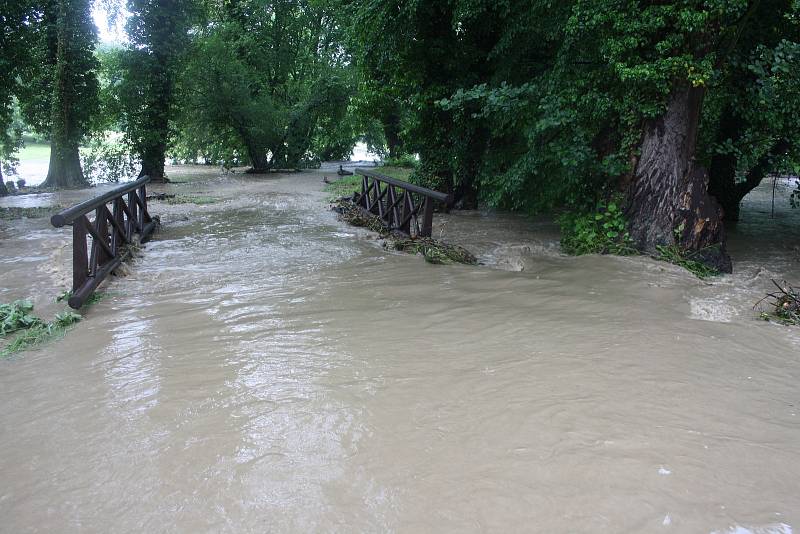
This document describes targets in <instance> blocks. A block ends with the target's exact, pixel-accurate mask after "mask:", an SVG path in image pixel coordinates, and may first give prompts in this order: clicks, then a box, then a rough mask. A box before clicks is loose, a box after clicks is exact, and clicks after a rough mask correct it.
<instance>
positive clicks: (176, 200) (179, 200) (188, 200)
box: [157, 195, 219, 206]
mask: <svg viewBox="0 0 800 534" xmlns="http://www.w3.org/2000/svg"><path fill="white" fill-rule="evenodd" d="M157 202H164V203H166V204H172V205H174V204H195V205H197V206H205V205H207V204H216V203H217V202H219V199H218V198H214V197H207V196H206V197H204V196H188V195H176V196H175V197H173V198H166V199H164V200H159V201H157Z"/></svg>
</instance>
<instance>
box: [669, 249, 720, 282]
mask: <svg viewBox="0 0 800 534" xmlns="http://www.w3.org/2000/svg"><path fill="white" fill-rule="evenodd" d="M656 249H657V250H658V254H659V255H658V256H656V259H658V260H661V261H666V262H668V263H672V264H674V265H678V266H680V267H683V268H684V269H686V270H687V271H689V272H690V273H692V274H694V275H695V276H696V277H697V278H700V279H701V280H705V279H706V278H711V277H712V276H718V275H719V274H720V272H719V271H718V270H716V269H714V268H713V267H709V266H708V265H706V264H705V263H702V262H699V261H696V260H693V259H691V256H688V255H686V254H685V253H684V252H683V251H681V250H680V249H679V248H678V247H677V246H676V245H671V246H669V247H664V246H657V247H656Z"/></svg>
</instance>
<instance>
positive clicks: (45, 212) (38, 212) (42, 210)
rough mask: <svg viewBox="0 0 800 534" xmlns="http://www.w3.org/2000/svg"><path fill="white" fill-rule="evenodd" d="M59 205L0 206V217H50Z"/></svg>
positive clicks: (60, 208) (6, 218)
mask: <svg viewBox="0 0 800 534" xmlns="http://www.w3.org/2000/svg"><path fill="white" fill-rule="evenodd" d="M62 209H63V208H62V207H61V206H50V207H36V208H0V219H5V220H7V221H11V220H16V219H41V218H42V217H50V216H51V215H53V214H54V213H57V212H59V211H61V210H62Z"/></svg>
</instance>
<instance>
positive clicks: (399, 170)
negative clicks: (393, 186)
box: [373, 166, 415, 182]
mask: <svg viewBox="0 0 800 534" xmlns="http://www.w3.org/2000/svg"><path fill="white" fill-rule="evenodd" d="M373 170H374V171H375V172H379V173H381V174H385V175H386V176H391V177H392V178H397V179H398V180H403V181H404V182H408V181H410V179H411V175H412V174H414V170H415V169H413V168H409V167H391V166H381V167H375V168H374V169H373Z"/></svg>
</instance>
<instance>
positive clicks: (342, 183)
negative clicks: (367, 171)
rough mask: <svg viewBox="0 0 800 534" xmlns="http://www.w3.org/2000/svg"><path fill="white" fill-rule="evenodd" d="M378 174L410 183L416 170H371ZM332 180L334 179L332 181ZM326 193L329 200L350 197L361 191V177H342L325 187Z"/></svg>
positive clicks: (393, 168) (385, 168)
mask: <svg viewBox="0 0 800 534" xmlns="http://www.w3.org/2000/svg"><path fill="white" fill-rule="evenodd" d="M371 170H373V171H375V172H377V173H380V174H385V175H386V176H391V177H392V178H397V179H398V180H403V181H404V182H408V181H410V179H411V174H412V173H413V172H414V169H408V168H405V167H375V168H373V169H371ZM331 180H332V179H331ZM324 191H325V192H326V193H329V195H328V200H338V199H340V198H342V197H350V196H352V195H353V193H358V192H360V191H361V176H357V175H354V176H342V177H341V178H339V179H338V180H335V181H332V182H331V183H329V184H328V185H326V186H325V189H324Z"/></svg>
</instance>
